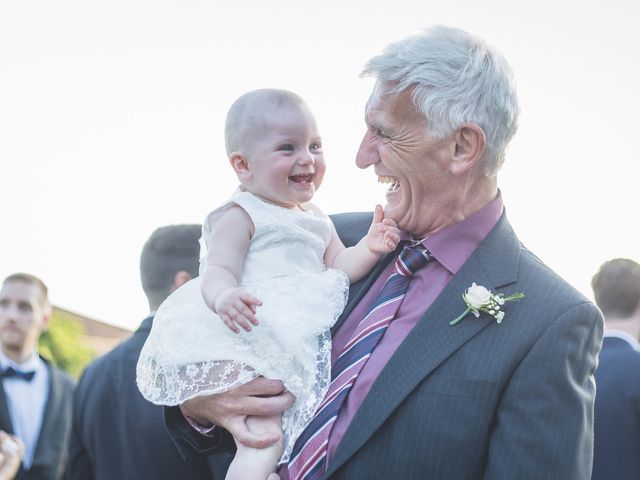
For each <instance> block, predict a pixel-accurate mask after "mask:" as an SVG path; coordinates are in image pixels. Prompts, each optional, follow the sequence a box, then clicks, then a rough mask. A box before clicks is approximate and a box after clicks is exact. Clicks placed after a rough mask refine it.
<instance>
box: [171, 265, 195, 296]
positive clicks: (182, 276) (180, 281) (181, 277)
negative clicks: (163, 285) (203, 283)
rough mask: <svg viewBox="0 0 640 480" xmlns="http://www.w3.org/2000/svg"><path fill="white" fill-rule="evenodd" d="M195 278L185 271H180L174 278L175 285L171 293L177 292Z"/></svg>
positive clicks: (172, 286)
mask: <svg viewBox="0 0 640 480" xmlns="http://www.w3.org/2000/svg"><path fill="white" fill-rule="evenodd" d="M192 278H193V277H192V276H191V274H190V273H189V272H185V271H184V270H180V271H179V272H177V273H176V274H175V275H174V277H173V284H172V285H171V291H172V292H174V291H176V290H177V289H178V288H179V287H181V286H182V285H184V284H185V283H187V282H188V281H189V280H191V279H192Z"/></svg>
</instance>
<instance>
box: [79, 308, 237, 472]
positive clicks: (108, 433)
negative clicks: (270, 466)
mask: <svg viewBox="0 0 640 480" xmlns="http://www.w3.org/2000/svg"><path fill="white" fill-rule="evenodd" d="M152 322H153V317H148V318H146V319H145V320H144V321H143V322H142V324H141V325H140V328H138V330H137V331H136V332H135V333H134V334H133V336H132V337H131V338H129V339H128V340H126V341H124V342H123V343H122V344H120V345H119V346H118V347H116V348H115V349H114V350H112V351H111V352H109V353H108V354H106V355H105V356H103V357H102V358H100V359H98V360H97V361H96V362H94V363H93V364H92V365H90V366H89V367H88V368H87V370H86V371H85V372H84V374H83V375H82V378H81V379H80V382H79V384H78V388H77V390H76V393H75V398H74V402H75V404H74V405H75V408H74V418H73V429H72V434H71V442H70V465H69V469H68V475H67V477H66V478H67V479H68V480H71V479H73V480H91V479H95V480H115V479H118V480H126V479H130V480H134V479H136V480H146V479H148V480H162V479H166V480H172V479H182V478H185V479H194V480H211V479H223V478H224V471H225V470H226V468H227V466H228V463H229V462H230V461H231V456H229V455H226V456H225V455H224V454H223V455H222V456H212V457H209V458H207V457H197V456H194V457H191V458H189V459H187V460H186V461H185V460H183V459H182V458H181V457H180V455H179V453H178V451H177V449H176V448H175V446H174V445H173V442H172V441H171V437H170V436H169V434H168V433H167V431H166V429H165V426H164V422H163V416H162V407H160V406H157V405H153V404H151V403H149V402H147V401H146V400H145V399H144V398H143V397H142V395H141V394H140V391H139V390H138V387H137V385H136V364H137V362H138V356H139V355H140V350H141V349H142V346H143V345H144V342H145V340H146V339H147V336H148V335H149V332H150V331H151V325H152Z"/></svg>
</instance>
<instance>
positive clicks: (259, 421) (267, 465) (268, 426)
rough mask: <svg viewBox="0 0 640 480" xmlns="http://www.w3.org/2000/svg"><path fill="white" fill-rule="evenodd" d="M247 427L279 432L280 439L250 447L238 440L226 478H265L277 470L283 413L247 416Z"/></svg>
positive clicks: (235, 479)
mask: <svg viewBox="0 0 640 480" xmlns="http://www.w3.org/2000/svg"><path fill="white" fill-rule="evenodd" d="M246 423H247V428H248V429H249V430H250V431H251V432H254V433H277V434H279V435H280V440H279V441H278V442H276V443H275V444H273V445H271V446H270V447H267V448H250V447H247V446H245V445H243V444H242V443H240V442H238V441H237V440H236V446H237V447H238V451H237V452H236V456H235V457H234V459H233V461H232V462H231V465H229V470H228V471H227V476H226V477H225V480H265V479H266V478H267V476H268V475H269V474H270V473H273V472H275V471H276V464H277V462H278V460H279V459H280V457H281V456H282V450H283V448H284V447H283V443H282V415H274V416H272V417H247V420H246Z"/></svg>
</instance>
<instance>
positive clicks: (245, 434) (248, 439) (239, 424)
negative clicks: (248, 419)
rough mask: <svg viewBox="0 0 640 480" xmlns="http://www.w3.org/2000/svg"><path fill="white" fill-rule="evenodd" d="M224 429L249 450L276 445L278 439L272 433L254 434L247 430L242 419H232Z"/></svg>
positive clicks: (277, 436)
mask: <svg viewBox="0 0 640 480" xmlns="http://www.w3.org/2000/svg"><path fill="white" fill-rule="evenodd" d="M225 428H226V429H227V430H228V431H229V433H231V435H233V438H235V439H236V441H238V442H240V443H242V444H243V445H246V446H247V447H251V448H266V447H268V446H270V445H273V444H274V443H276V442H277V441H278V440H279V439H280V437H279V435H277V434H274V433H263V434H256V433H253V432H251V431H250V430H249V429H248V428H247V424H246V423H245V418H244V417H235V418H233V419H232V420H231V421H230V422H229V423H228V424H227V425H225Z"/></svg>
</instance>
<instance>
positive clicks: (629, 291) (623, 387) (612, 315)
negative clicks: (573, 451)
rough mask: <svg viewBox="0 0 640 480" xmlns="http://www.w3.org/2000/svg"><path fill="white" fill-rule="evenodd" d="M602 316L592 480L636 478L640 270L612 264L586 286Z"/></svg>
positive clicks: (639, 472) (624, 262)
mask: <svg viewBox="0 0 640 480" xmlns="http://www.w3.org/2000/svg"><path fill="white" fill-rule="evenodd" d="M591 285H592V287H593V292H594V294H595V299H596V303H597V304H598V307H600V310H602V313H603V314H604V320H605V323H604V326H605V332H604V342H603V345H602V351H601V352H600V363H599V366H598V369H597V370H596V373H595V379H596V387H597V395H596V404H595V428H594V436H595V443H594V448H595V452H594V460H593V476H592V478H593V480H605V479H606V480H609V479H613V478H615V479H616V480H626V479H629V480H631V479H638V478H640V344H639V343H638V338H639V337H640V264H638V263H636V262H634V261H633V260H628V259H624V258H617V259H614V260H610V261H608V262H606V263H605V264H603V265H602V266H601V267H600V270H599V271H598V273H596V274H595V276H594V277H593V280H592V281H591Z"/></svg>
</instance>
